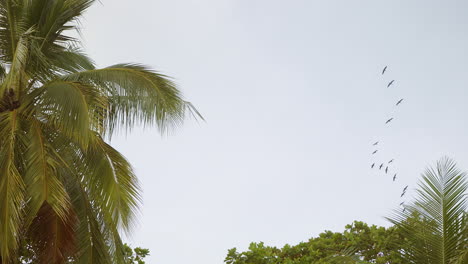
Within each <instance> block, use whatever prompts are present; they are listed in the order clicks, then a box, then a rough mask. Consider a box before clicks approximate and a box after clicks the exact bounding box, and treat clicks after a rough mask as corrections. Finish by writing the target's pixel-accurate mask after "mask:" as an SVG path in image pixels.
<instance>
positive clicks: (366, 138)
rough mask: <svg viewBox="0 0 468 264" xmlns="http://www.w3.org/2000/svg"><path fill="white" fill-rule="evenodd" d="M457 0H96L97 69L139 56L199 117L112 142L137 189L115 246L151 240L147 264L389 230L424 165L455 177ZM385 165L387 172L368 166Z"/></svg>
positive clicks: (219, 258)
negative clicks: (138, 200)
mask: <svg viewBox="0 0 468 264" xmlns="http://www.w3.org/2000/svg"><path fill="white" fill-rule="evenodd" d="M467 8H468V2H467V1H462V0H460V1H448V0H447V1H435V0H424V1H422V0H414V1H407V0H393V1H383V0H378V1H376V0H355V1H349V0H341V1H338V0H323V1H315V0H302V1H300V0H288V1H285V0H283V1H281V0H133V1H126V0H101V3H96V4H95V5H94V6H93V7H92V8H91V9H90V10H89V11H88V12H87V13H86V14H85V17H84V19H83V20H82V21H81V22H82V27H83V30H82V34H83V42H84V46H85V49H86V51H87V52H88V54H89V55H90V56H91V57H92V58H94V60H95V61H96V62H97V64H98V65H99V66H101V67H104V66H109V65H112V64H116V63H121V62H139V63H143V64H146V65H149V66H151V67H152V68H153V69H156V70H158V71H160V72H162V73H164V74H167V75H170V76H172V77H174V79H175V81H176V82H177V84H178V85H179V88H180V89H181V91H182V92H183V94H184V96H185V98H186V99H187V100H188V101H191V102H192V103H193V104H194V105H195V106H196V107H197V108H198V110H199V111H200V112H201V113H202V115H203V116H204V118H205V119H206V122H201V121H196V120H193V119H192V120H190V119H188V120H187V122H186V123H185V124H184V126H183V127H181V128H179V129H177V130H175V131H174V132H173V133H171V134H170V135H165V136H161V135H159V134H158V132H157V129H155V128H146V129H144V128H135V129H134V131H132V132H131V133H130V134H127V135H124V134H120V135H117V136H115V137H114V138H113V140H112V142H111V143H112V145H113V146H114V147H116V148H117V149H118V150H119V151H121V152H122V153H123V154H124V155H125V156H126V157H127V159H128V160H129V161H130V162H131V163H132V164H133V166H134V168H135V171H136V173H137V175H138V177H139V179H140V181H141V186H142V189H143V206H142V208H141V216H140V218H139V221H138V226H137V228H135V230H134V233H133V235H132V236H131V237H128V238H127V241H128V242H129V243H131V245H133V246H141V247H145V248H149V249H150V251H151V256H150V258H149V261H148V263H164V264H180V263H191V264H215V263H223V260H224V258H225V256H226V254H227V250H228V249H230V248H233V247H236V248H238V249H239V250H245V249H246V248H247V247H248V245H249V243H250V242H260V241H263V242H265V243H266V244H268V245H274V246H282V245H284V244H287V243H288V244H295V243H298V242H300V241H306V240H308V239H309V238H311V237H312V236H316V235H317V234H319V233H320V232H322V231H324V230H332V231H343V229H344V226H345V225H346V224H349V223H351V222H352V221H354V220H360V221H365V222H367V223H369V224H376V225H383V226H388V225H389V223H388V222H387V221H386V220H385V217H386V216H389V215H390V213H391V212H392V210H394V209H397V208H398V204H399V203H400V202H401V201H404V200H405V201H410V200H411V196H412V195H414V188H415V187H416V183H417V182H418V180H419V179H420V175H421V173H422V172H424V170H425V168H426V167H427V166H430V165H432V164H434V163H435V162H436V161H437V160H438V159H439V158H441V157H443V156H449V157H452V158H453V159H455V160H456V161H457V163H458V165H459V167H460V168H462V169H465V170H468V152H467V148H466V146H467V143H468V142H467V140H466V135H467V134H468V122H467V118H468V117H467V113H468V104H467V98H468V97H467V96H466V95H467V91H466V90H467V88H468V74H466V73H467V72H468V17H467V16H466V10H467ZM386 65H388V69H387V72H386V73H385V75H381V71H382V68H383V67H384V66H386ZM393 79H394V80H395V82H394V84H393V86H391V87H390V88H387V83H388V82H389V81H391V80H393ZM401 98H404V101H403V103H402V104H401V105H400V106H398V107H396V106H395V103H396V101H398V100H399V99H401ZM391 117H393V118H394V120H393V121H392V122H391V123H390V124H388V125H385V121H386V120H387V119H389V118H391ZM375 141H379V142H380V143H379V145H378V150H379V152H378V153H377V154H375V155H371V153H372V152H373V151H374V150H375V149H374V147H373V146H372V143H374V142H375ZM390 159H395V162H394V163H393V165H391V166H390V168H389V170H390V171H389V174H388V175H385V173H383V172H382V171H380V172H379V171H378V170H376V169H373V170H371V169H370V165H371V164H372V163H374V162H375V163H377V164H380V163H382V162H387V161H389V160H390ZM394 173H398V176H397V177H398V178H397V181H396V182H392V179H391V178H392V176H393V174H394ZM406 185H409V186H410V187H409V190H410V191H409V192H408V193H407V195H406V197H405V199H400V193H401V190H402V188H403V187H404V186H406Z"/></svg>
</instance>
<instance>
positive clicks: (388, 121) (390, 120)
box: [385, 117, 393, 124]
mask: <svg viewBox="0 0 468 264" xmlns="http://www.w3.org/2000/svg"><path fill="white" fill-rule="evenodd" d="M392 120H393V117H392V118H390V119H389V120H387V122H385V124H388V123H390V122H392Z"/></svg>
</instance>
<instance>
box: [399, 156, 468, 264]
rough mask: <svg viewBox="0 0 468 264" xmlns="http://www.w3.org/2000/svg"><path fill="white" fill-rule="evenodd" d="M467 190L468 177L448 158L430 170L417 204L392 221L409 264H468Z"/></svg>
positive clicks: (403, 254) (425, 175)
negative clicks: (401, 238) (401, 237)
mask: <svg viewBox="0 0 468 264" xmlns="http://www.w3.org/2000/svg"><path fill="white" fill-rule="evenodd" d="M467 189H468V181H467V175H466V174H465V173H464V172H461V171H459V170H458V169H457V168H456V165H455V163H454V162H453V161H452V160H450V159H448V158H443V159H441V160H440V161H439V162H437V165H436V167H435V168H429V169H427V170H426V172H425V173H424V174H423V178H422V181H421V182H420V183H419V188H418V190H417V197H416V199H415V202H414V203H412V204H411V205H408V206H405V208H406V210H405V211H404V212H401V211H398V212H396V213H395V214H394V216H392V217H391V218H390V221H391V222H393V223H394V224H396V226H397V227H399V228H400V230H401V231H402V235H403V237H404V238H405V239H404V241H402V244H401V246H402V251H401V253H402V256H403V257H404V259H405V260H406V261H407V262H408V263H417V264H419V263H425V264H439V263H440V264H451V263H458V264H463V263H468V252H467V250H468V214H467V202H468V199H467V196H466V195H467Z"/></svg>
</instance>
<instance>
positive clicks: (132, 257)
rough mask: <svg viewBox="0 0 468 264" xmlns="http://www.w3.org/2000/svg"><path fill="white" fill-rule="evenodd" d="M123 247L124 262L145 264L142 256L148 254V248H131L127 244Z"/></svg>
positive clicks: (126, 263)
mask: <svg viewBox="0 0 468 264" xmlns="http://www.w3.org/2000/svg"><path fill="white" fill-rule="evenodd" d="M124 247H125V254H124V257H125V264H145V263H146V262H145V261H144V258H145V257H147V256H149V250H148V249H146V248H140V247H136V248H134V249H132V248H131V247H129V246H128V245H127V244H125V245H124Z"/></svg>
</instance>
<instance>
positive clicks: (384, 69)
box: [382, 66, 388, 75]
mask: <svg viewBox="0 0 468 264" xmlns="http://www.w3.org/2000/svg"><path fill="white" fill-rule="evenodd" d="M387 67H388V66H385V68H383V71H382V75H384V73H385V71H386V70H387Z"/></svg>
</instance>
